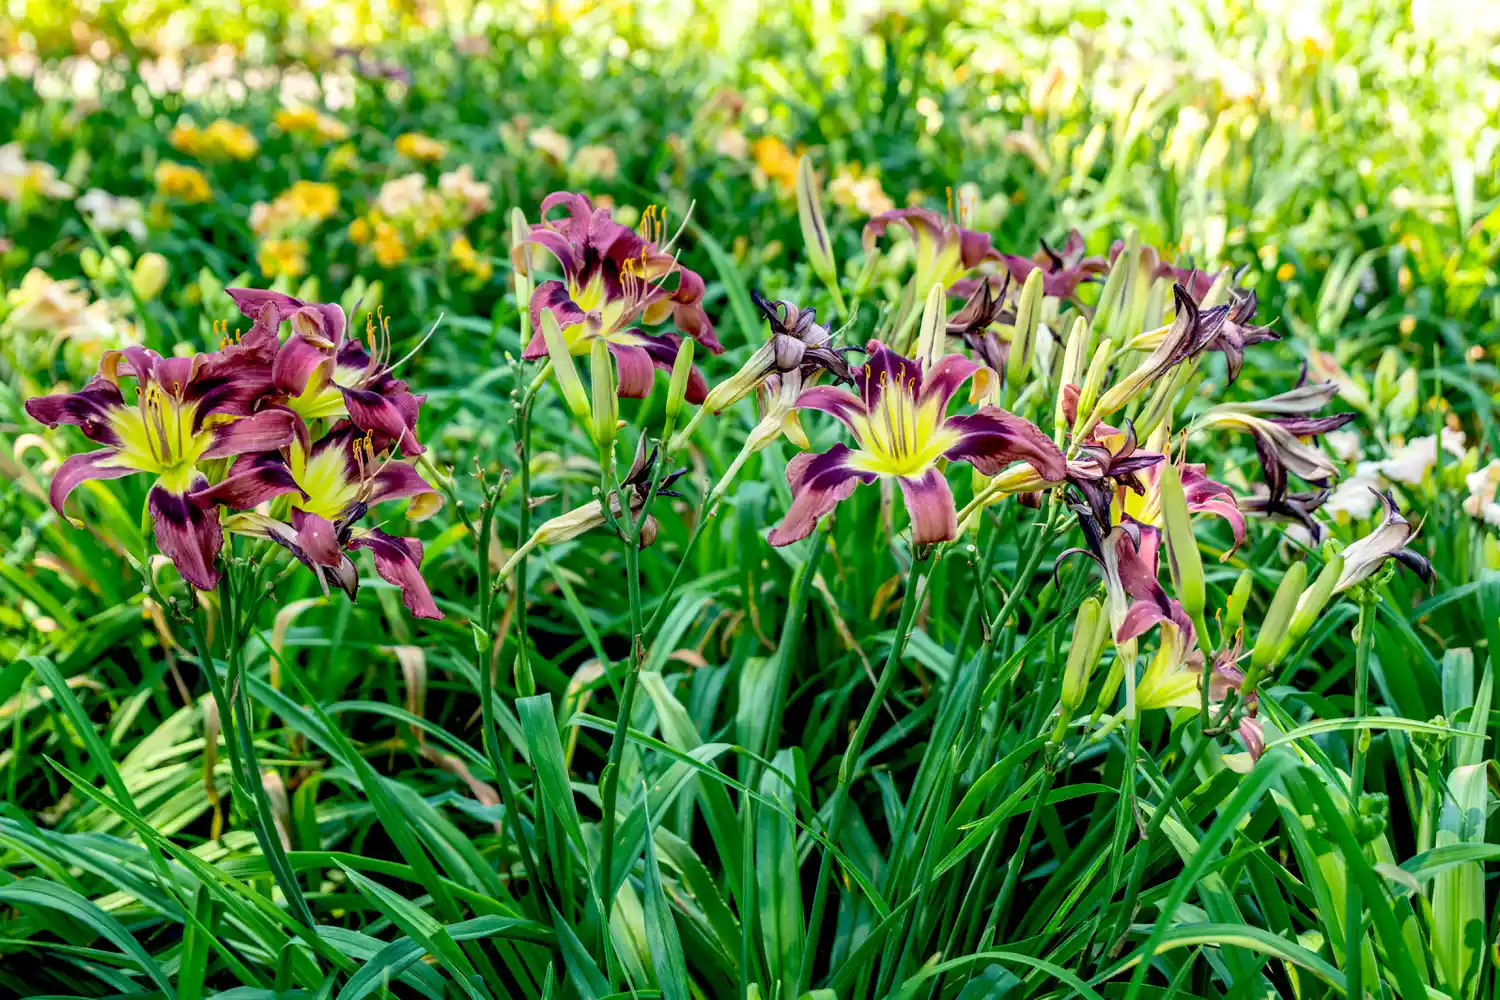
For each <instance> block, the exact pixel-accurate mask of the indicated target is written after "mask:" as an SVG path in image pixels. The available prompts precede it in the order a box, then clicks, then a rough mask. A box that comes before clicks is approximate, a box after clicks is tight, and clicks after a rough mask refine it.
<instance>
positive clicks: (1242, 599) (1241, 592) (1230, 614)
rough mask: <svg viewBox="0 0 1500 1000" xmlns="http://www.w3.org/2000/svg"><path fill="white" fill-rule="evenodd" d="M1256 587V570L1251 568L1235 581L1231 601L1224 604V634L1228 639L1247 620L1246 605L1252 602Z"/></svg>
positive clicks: (1230, 595)
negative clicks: (1252, 591) (1253, 590)
mask: <svg viewBox="0 0 1500 1000" xmlns="http://www.w3.org/2000/svg"><path fill="white" fill-rule="evenodd" d="M1254 587H1255V571H1254V570H1251V569H1247V570H1244V571H1242V572H1241V573H1240V576H1239V579H1237V580H1235V581H1234V589H1233V590H1231V591H1230V592H1229V603H1228V604H1226V605H1225V606H1224V620H1223V623H1222V626H1221V628H1222V635H1223V636H1224V637H1225V639H1226V640H1227V638H1228V637H1229V636H1231V635H1233V634H1234V630H1235V629H1237V628H1239V627H1240V623H1241V622H1243V621H1244V620H1245V605H1247V604H1249V603H1250V591H1251V590H1252V589H1254Z"/></svg>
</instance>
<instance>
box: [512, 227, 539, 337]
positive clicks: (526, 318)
mask: <svg viewBox="0 0 1500 1000" xmlns="http://www.w3.org/2000/svg"><path fill="white" fill-rule="evenodd" d="M530 238H531V226H530V224H529V223H527V221H526V213H525V212H523V211H521V210H520V209H519V208H512V209H511V210H510V264H511V281H512V283H513V286H514V288H515V291H516V308H517V309H518V310H520V313H521V317H520V325H521V346H522V347H524V346H526V342H527V341H528V340H530V339H531V290H532V287H533V283H532V280H531V259H530V258H531V246H530V244H529V243H528V242H527V241H528V240H529V239H530Z"/></svg>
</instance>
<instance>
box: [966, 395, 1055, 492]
mask: <svg viewBox="0 0 1500 1000" xmlns="http://www.w3.org/2000/svg"><path fill="white" fill-rule="evenodd" d="M943 426H944V428H945V429H947V430H953V431H957V432H958V434H959V439H958V443H957V444H955V445H953V447H951V448H949V449H948V450H947V452H945V454H946V455H947V456H948V457H949V458H951V459H954V460H955V461H960V462H968V463H969V464H970V465H972V466H974V468H976V469H978V470H979V471H980V472H981V473H983V474H984V475H987V476H993V475H995V474H996V473H997V472H999V471H1001V470H1002V469H1004V468H1005V467H1006V466H1007V465H1009V464H1010V463H1012V462H1016V461H1024V462H1028V463H1030V465H1031V467H1032V468H1034V469H1035V470H1036V471H1037V472H1039V473H1040V474H1041V475H1042V477H1043V478H1044V479H1046V480H1047V481H1048V482H1054V483H1055V482H1061V481H1062V480H1063V478H1064V477H1065V476H1066V475H1067V471H1068V466H1067V461H1066V460H1065V459H1064V458H1063V453H1062V452H1061V451H1059V450H1058V448H1057V445H1055V444H1053V443H1052V439H1051V438H1049V437H1047V435H1045V434H1043V433H1042V431H1041V428H1039V427H1037V425H1036V424H1033V423H1032V422H1031V421H1029V420H1027V419H1025V418H1024V417H1018V416H1016V415H1015V414H1014V413H1010V412H1007V411H1006V410H1002V409H1000V408H999V407H998V406H982V407H980V408H979V410H978V411H977V412H975V413H970V414H964V415H961V416H956V417H949V418H948V419H947V421H946V422H945V423H944V424H943Z"/></svg>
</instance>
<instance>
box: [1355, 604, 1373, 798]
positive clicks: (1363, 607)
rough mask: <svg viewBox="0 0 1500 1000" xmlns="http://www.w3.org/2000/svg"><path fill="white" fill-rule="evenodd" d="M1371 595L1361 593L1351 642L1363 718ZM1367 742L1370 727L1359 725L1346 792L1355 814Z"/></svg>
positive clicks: (1357, 714)
mask: <svg viewBox="0 0 1500 1000" xmlns="http://www.w3.org/2000/svg"><path fill="white" fill-rule="evenodd" d="M1374 608H1375V600H1374V598H1373V595H1367V594H1362V595H1360V602H1359V634H1358V636H1357V637H1356V639H1355V643H1354V717H1355V718H1357V719H1363V718H1364V717H1365V716H1366V715H1367V714H1369V711H1370V708H1369V701H1370V647H1371V646H1372V645H1373V644H1374V636H1373V635H1372V634H1371V626H1373V625H1374V624H1375V623H1374V620H1373V619H1374V617H1375V616H1374V614H1373V610H1374ZM1369 745H1370V730H1369V729H1368V728H1366V727H1364V726H1361V727H1360V728H1359V729H1358V730H1356V731H1355V734H1354V748H1353V750H1352V751H1351V752H1350V760H1351V765H1350V774H1349V793H1350V795H1351V796H1352V797H1353V800H1354V809H1355V813H1356V815H1357V814H1358V811H1359V796H1360V794H1361V793H1363V792H1364V790H1365V752H1366V750H1367V749H1368V748H1369Z"/></svg>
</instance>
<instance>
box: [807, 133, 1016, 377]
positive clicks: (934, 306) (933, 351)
mask: <svg viewBox="0 0 1500 1000" xmlns="http://www.w3.org/2000/svg"><path fill="white" fill-rule="evenodd" d="M804 162H805V161H804ZM917 331H918V332H917V361H918V363H919V364H921V365H922V367H923V368H931V367H932V366H933V365H934V364H935V363H936V362H937V359H938V358H940V357H942V356H943V353H944V349H945V348H946V347H947V344H946V343H945V340H946V339H947V336H948V301H947V296H946V295H944V294H943V286H942V283H941V282H939V283H937V284H934V285H933V286H932V290H931V291H929V292H928V293H927V301H926V302H925V303H923V305H922V323H921V325H920V326H918V327H917ZM1011 357H1015V353H1014V351H1012V353H1011Z"/></svg>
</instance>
